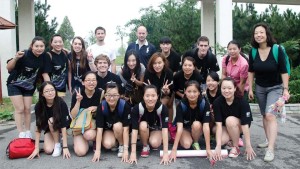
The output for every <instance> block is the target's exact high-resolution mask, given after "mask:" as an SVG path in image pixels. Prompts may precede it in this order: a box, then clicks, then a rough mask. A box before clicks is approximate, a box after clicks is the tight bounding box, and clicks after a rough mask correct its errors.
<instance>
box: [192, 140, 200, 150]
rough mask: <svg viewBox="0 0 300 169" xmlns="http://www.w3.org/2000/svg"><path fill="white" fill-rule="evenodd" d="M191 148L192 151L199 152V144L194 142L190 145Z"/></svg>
mask: <svg viewBox="0 0 300 169" xmlns="http://www.w3.org/2000/svg"><path fill="white" fill-rule="evenodd" d="M192 147H193V149H194V150H201V148H200V145H199V143H197V142H196V143H193V144H192Z"/></svg>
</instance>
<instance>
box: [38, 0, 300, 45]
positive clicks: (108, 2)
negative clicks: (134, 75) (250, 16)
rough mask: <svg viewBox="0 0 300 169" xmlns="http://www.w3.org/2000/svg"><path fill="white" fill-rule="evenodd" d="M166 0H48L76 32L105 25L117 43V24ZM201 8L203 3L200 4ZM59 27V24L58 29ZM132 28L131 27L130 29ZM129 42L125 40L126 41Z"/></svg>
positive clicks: (84, 33)
mask: <svg viewBox="0 0 300 169" xmlns="http://www.w3.org/2000/svg"><path fill="white" fill-rule="evenodd" d="M41 1H42V2H43V0H41ZM164 1H165V0H85V1H80V0H48V4H50V5H51V9H50V11H49V13H48V14H49V18H48V19H51V18H54V17H56V18H57V22H58V23H59V24H61V23H62V21H63V18H64V17H65V16H68V17H69V20H70V22H71V24H72V27H73V29H74V31H75V35H77V36H81V37H83V38H85V37H88V33H89V31H94V30H95V28H96V27H97V26H103V27H104V28H105V29H106V31H107V36H106V41H107V42H108V43H117V44H116V45H120V41H118V42H116V40H117V39H118V37H117V36H116V35H115V34H114V33H115V32H116V27H117V25H120V26H123V25H125V24H126V23H127V22H128V21H129V20H131V19H136V18H140V15H141V14H140V13H139V10H140V9H141V8H146V7H149V6H151V5H152V6H153V7H156V8H157V6H158V5H159V4H161V3H162V2H164ZM199 7H200V5H199ZM267 7H268V5H256V7H255V9H256V10H258V11H262V10H264V9H265V8H267ZM279 7H280V10H281V11H285V10H286V8H290V9H292V10H293V11H296V12H300V10H299V6H288V5H280V6H279ZM57 29H59V26H58V28H57ZM128 31H129V30H128ZM125 40H127V39H125ZM124 42H126V41H124Z"/></svg>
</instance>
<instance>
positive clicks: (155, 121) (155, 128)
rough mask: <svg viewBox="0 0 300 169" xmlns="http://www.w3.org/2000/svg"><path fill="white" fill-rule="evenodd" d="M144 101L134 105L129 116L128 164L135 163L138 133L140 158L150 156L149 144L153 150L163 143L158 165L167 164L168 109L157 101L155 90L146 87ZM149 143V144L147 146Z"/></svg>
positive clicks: (154, 88)
mask: <svg viewBox="0 0 300 169" xmlns="http://www.w3.org/2000/svg"><path fill="white" fill-rule="evenodd" d="M143 99H144V101H143V102H141V103H139V104H137V105H135V106H134V107H133V110H132V114H131V123H132V134H131V155H130V160H129V162H130V163H134V162H135V163H137V159H136V143H137V135H138V131H139V132H140V136H141V141H142V144H143V149H142V152H141V156H142V157H148V156H149V154H150V147H149V144H150V145H151V147H152V148H153V149H157V148H159V146H160V145H161V143H162V142H163V159H162V160H161V162H160V164H162V163H163V164H165V165H167V164H168V163H169V156H168V120H169V119H168V108H167V107H166V106H165V105H163V104H161V103H160V102H159V100H158V94H157V88H156V87H155V86H154V85H147V86H145V88H144V97H143ZM148 142H149V144H148Z"/></svg>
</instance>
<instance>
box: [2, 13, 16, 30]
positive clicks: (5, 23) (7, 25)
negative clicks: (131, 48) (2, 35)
mask: <svg viewBox="0 0 300 169" xmlns="http://www.w3.org/2000/svg"><path fill="white" fill-rule="evenodd" d="M15 27H16V24H14V23H12V22H10V21H8V20H6V19H4V18H2V17H1V16H0V29H14V28H15Z"/></svg>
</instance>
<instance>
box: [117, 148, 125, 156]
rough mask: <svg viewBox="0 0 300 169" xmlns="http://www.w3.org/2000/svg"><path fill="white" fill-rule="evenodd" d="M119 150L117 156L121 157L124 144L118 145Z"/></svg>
mask: <svg viewBox="0 0 300 169" xmlns="http://www.w3.org/2000/svg"><path fill="white" fill-rule="evenodd" d="M118 149H119V151H118V157H119V158H121V157H122V156H123V152H124V146H119V148H118Z"/></svg>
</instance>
